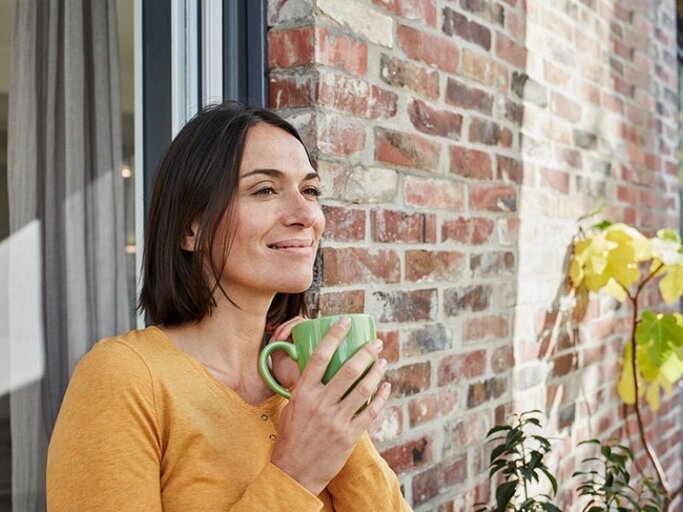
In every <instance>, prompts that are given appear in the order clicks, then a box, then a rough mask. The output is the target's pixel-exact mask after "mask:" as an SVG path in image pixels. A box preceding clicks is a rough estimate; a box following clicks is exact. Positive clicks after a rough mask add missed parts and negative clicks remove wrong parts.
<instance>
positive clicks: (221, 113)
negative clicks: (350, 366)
mask: <svg viewBox="0 0 683 512" xmlns="http://www.w3.org/2000/svg"><path fill="white" fill-rule="evenodd" d="M261 123H266V124H269V125H272V126H276V127H278V128H281V129H282V130H285V131H286V132H287V133H289V134H291V135H292V136H294V137H295V138H296V139H297V140H298V141H299V142H301V144H302V145H303V141H302V140H301V137H300V136H299V133H298V132H297V131H296V129H295V128H294V127H293V126H292V125H291V124H289V123H288V122H287V121H285V120H284V119H282V118H280V117H279V116H277V115H276V114H274V113H272V112H270V111H268V110H266V109H263V108H260V107H246V106H243V105H241V104H239V103H236V102H226V103H223V104H221V105H213V106H209V107H206V108H204V109H203V110H201V111H200V112H199V113H197V114H196V115H195V116H194V117H193V118H192V119H191V120H190V121H189V122H188V123H187V124H186V125H185V126H184V127H183V129H182V130H180V133H178V135H177V136H176V138H175V139H174V140H173V142H171V144H170V146H169V147H168V149H167V150H166V153H165V154H164V156H163V158H162V160H161V164H160V165H159V167H158V169H157V173H156V177H155V180H154V186H153V188H152V196H151V200H150V204H149V212H148V218H147V226H146V231H145V250H144V258H143V273H142V291H141V293H140V301H139V304H138V309H139V310H140V311H144V312H145V313H146V314H147V316H148V319H149V320H150V321H151V322H152V323H154V324H163V325H179V324H182V323H185V322H198V321H200V320H201V319H202V318H204V317H205V316H206V315H210V314H211V312H212V311H213V308H214V307H215V306H216V301H215V299H214V293H215V291H216V288H220V289H221V291H222V293H223V294H224V295H225V297H226V298H227V299H228V300H231V299H230V297H229V296H228V293H229V290H223V288H222V287H221V286H220V284H214V283H219V279H218V278H219V277H220V276H221V275H222V274H223V270H224V268H225V263H226V259H227V255H228V252H229V250H230V243H231V235H228V238H227V239H225V238H224V237H217V232H218V229H219V227H220V226H221V224H222V221H223V220H224V219H228V220H229V219H230V216H231V213H232V210H233V206H234V198H235V194H236V191H237V187H238V185H239V169H240V165H241V162H242V154H243V152H244V145H245V140H246V137H247V132H248V131H249V129H250V128H251V127H253V126H255V125H257V124H261ZM304 149H305V147H304ZM309 160H310V156H309ZM194 221H198V222H199V228H198V232H197V233H196V235H197V239H196V240H197V243H196V247H195V250H194V251H186V250H184V249H183V248H182V242H183V238H184V237H185V236H186V235H187V234H188V233H189V232H190V229H191V224H192V222H194ZM228 224H230V223H229V222H228ZM214 243H223V244H224V245H225V250H224V251H223V259H222V261H220V263H219V264H218V265H216V264H215V263H214V258H213V257H212V248H213V247H214ZM207 266H208V270H209V274H210V275H208V276H207ZM231 302H232V300H231ZM305 303H306V295H305V292H302V293H293V294H292V293H278V294H276V296H275V298H274V299H273V302H272V304H271V306H270V309H269V311H268V318H267V322H268V323H269V324H271V325H276V324H279V323H281V322H282V321H284V320H285V319H287V318H290V317H292V316H294V315H297V314H302V313H304V306H305ZM233 304H234V302H233ZM237 306H238V305H237ZM238 307H239V306H238Z"/></svg>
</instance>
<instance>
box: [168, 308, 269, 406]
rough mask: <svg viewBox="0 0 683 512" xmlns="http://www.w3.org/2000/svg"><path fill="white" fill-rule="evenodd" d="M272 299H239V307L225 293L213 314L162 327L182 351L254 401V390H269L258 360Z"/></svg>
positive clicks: (256, 392)
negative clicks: (259, 372) (189, 321)
mask: <svg viewBox="0 0 683 512" xmlns="http://www.w3.org/2000/svg"><path fill="white" fill-rule="evenodd" d="M271 301H272V296H271V297H269V298H266V297H264V298H262V299H261V300H258V301H257V300H254V298H253V297H252V300H250V301H246V300H241V301H240V300H236V303H237V304H239V306H240V308H239V309H238V308H237V307H236V306H235V305H233V304H232V303H230V301H228V300H227V299H226V298H225V297H223V296H222V295H221V296H220V298H219V297H217V306H216V307H215V308H214V310H213V311H212V314H211V315H207V316H206V317H204V318H203V319H202V320H201V321H199V322H198V323H185V324H182V325H180V326H174V327H166V326H162V327H161V328H162V330H164V332H165V333H166V335H167V336H168V337H169V339H170V340H171V341H172V342H173V343H175V344H176V345H177V346H178V347H179V348H180V349H181V350H183V351H185V352H187V353H188V354H190V355H191V356H193V357H195V358H196V359H198V360H199V361H200V362H201V363H202V364H203V365H204V366H206V367H207V368H208V369H209V371H211V373H212V374H213V375H214V376H216V377H217V378H219V379H220V380H221V381H223V382H224V383H225V384H226V385H228V386H229V387H231V388H232V389H234V390H235V391H237V392H238V393H239V394H240V395H242V396H243V397H244V398H245V400H250V398H252V395H253V394H254V393H255V394H257V395H258V394H259V392H261V393H262V392H263V391H264V390H265V385H264V384H263V381H262V380H261V378H260V376H259V374H258V365H257V361H258V355H259V352H260V350H261V347H262V343H263V333H264V330H265V326H266V315H267V313H268V308H269V306H270V302H271Z"/></svg>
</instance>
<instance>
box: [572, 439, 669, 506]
mask: <svg viewBox="0 0 683 512" xmlns="http://www.w3.org/2000/svg"><path fill="white" fill-rule="evenodd" d="M581 445H597V446H599V448H600V452H599V453H600V456H599V457H588V458H586V459H584V460H583V461H582V463H581V465H582V470H581V471H576V472H575V473H574V474H573V475H572V476H574V477H583V481H582V482H581V484H580V485H579V487H578V491H579V495H580V496H585V497H587V498H588V499H589V501H588V502H587V503H586V505H585V506H584V507H583V508H582V509H581V510H582V512H611V511H616V512H622V511H634V512H662V510H663V509H662V501H663V499H662V498H663V496H662V492H661V488H660V487H659V486H658V485H657V484H656V483H655V482H654V481H653V480H652V478H649V477H645V478H643V479H642V480H641V482H640V487H639V488H638V489H636V488H634V487H633V485H632V484H631V473H630V472H629V469H628V468H629V466H630V465H631V464H632V463H633V452H631V450H630V449H629V448H627V447H626V446H624V445H621V444H617V443H616V442H615V441H608V442H606V443H601V442H600V441H598V440H597V439H590V440H588V441H583V442H582V443H579V446H581ZM584 466H588V468H586V469H583V467H584ZM596 467H597V468H598V469H596Z"/></svg>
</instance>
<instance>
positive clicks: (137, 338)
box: [76, 327, 168, 373]
mask: <svg viewBox="0 0 683 512" xmlns="http://www.w3.org/2000/svg"><path fill="white" fill-rule="evenodd" d="M167 351H168V349H167V347H165V343H164V339H163V334H161V333H160V331H159V330H158V329H155V328H153V327H150V328H147V329H142V330H137V331H130V332H128V333H126V334H122V335H120V336H115V337H111V338H104V339H102V340H100V341H98V342H97V343H95V345H93V347H92V349H90V351H89V352H88V353H86V354H85V355H84V356H83V358H82V359H81V360H80V362H79V363H78V365H77V367H76V371H81V372H83V371H96V372H105V373H116V372H119V371H124V372H126V371H128V370H133V371H141V370H147V371H149V369H150V366H151V363H152V362H153V361H155V360H158V359H160V358H161V359H163V356H164V353H165V352H167Z"/></svg>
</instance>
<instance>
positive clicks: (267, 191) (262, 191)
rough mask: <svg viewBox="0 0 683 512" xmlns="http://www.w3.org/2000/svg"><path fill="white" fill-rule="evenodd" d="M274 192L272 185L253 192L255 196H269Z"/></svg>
mask: <svg viewBox="0 0 683 512" xmlns="http://www.w3.org/2000/svg"><path fill="white" fill-rule="evenodd" d="M273 194H275V189H274V188H273V187H263V188H260V189H258V190H256V191H255V192H254V195H255V196H270V195H273Z"/></svg>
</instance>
